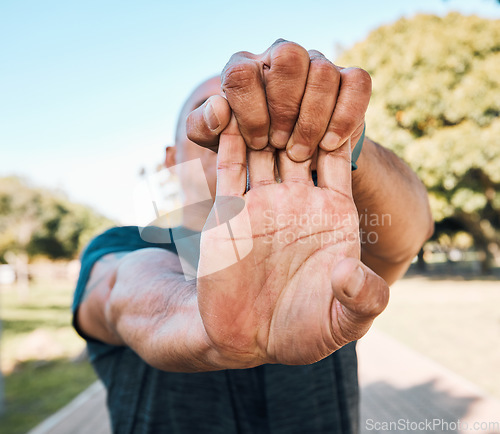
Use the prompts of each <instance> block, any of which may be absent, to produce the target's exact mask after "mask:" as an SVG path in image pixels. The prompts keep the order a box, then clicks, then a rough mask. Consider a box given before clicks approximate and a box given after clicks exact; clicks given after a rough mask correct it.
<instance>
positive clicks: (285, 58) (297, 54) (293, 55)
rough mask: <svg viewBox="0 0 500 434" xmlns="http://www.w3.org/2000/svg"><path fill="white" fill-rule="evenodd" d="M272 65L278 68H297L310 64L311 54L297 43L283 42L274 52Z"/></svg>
mask: <svg viewBox="0 0 500 434" xmlns="http://www.w3.org/2000/svg"><path fill="white" fill-rule="evenodd" d="M272 63H273V66H274V67H278V68H280V67H281V68H293V69H295V68H297V66H302V65H304V64H306V63H309V54H308V52H307V51H306V49H305V48H303V47H302V46H300V45H299V44H296V43H295V42H283V43H281V44H279V45H278V46H277V47H276V49H275V50H274V52H273V56H272Z"/></svg>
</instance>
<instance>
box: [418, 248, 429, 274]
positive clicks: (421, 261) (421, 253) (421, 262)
mask: <svg viewBox="0 0 500 434" xmlns="http://www.w3.org/2000/svg"><path fill="white" fill-rule="evenodd" d="M417 270H418V271H426V270H427V263H426V262H425V259H424V248H423V247H422V248H421V249H420V251H419V252H418V255H417Z"/></svg>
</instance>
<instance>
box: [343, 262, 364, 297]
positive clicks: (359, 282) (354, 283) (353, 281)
mask: <svg viewBox="0 0 500 434" xmlns="http://www.w3.org/2000/svg"><path fill="white" fill-rule="evenodd" d="M364 283H365V272H364V270H363V269H362V268H361V267H360V266H358V267H357V268H356V269H355V270H354V271H353V272H352V274H351V278H350V279H349V282H348V284H347V287H346V288H345V293H346V294H347V295H348V296H349V297H351V298H354V297H356V296H357V295H358V294H359V291H361V288H362V287H363V284H364Z"/></svg>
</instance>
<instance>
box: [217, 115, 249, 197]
mask: <svg viewBox="0 0 500 434" xmlns="http://www.w3.org/2000/svg"><path fill="white" fill-rule="evenodd" d="M246 184H247V163H246V145H245V141H244V140H243V137H242V136H241V134H240V131H239V129H238V123H237V121H236V118H235V117H234V116H231V120H230V122H229V125H228V126H227V127H226V129H225V130H224V131H223V132H222V133H221V135H220V140H219V152H218V154H217V190H216V194H217V196H242V195H243V194H244V193H245V189H246Z"/></svg>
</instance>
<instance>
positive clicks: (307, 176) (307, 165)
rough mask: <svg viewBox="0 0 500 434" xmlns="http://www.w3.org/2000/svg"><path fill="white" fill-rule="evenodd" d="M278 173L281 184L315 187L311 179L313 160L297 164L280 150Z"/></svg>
mask: <svg viewBox="0 0 500 434" xmlns="http://www.w3.org/2000/svg"><path fill="white" fill-rule="evenodd" d="M277 152H278V172H279V177H280V179H281V182H299V183H301V184H306V185H314V183H313V180H312V177H311V160H310V159H309V160H307V161H304V162H303V163H297V162H295V161H293V160H291V159H290V157H289V156H288V155H287V152H286V151H285V150H284V149H283V150H278V151H277Z"/></svg>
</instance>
